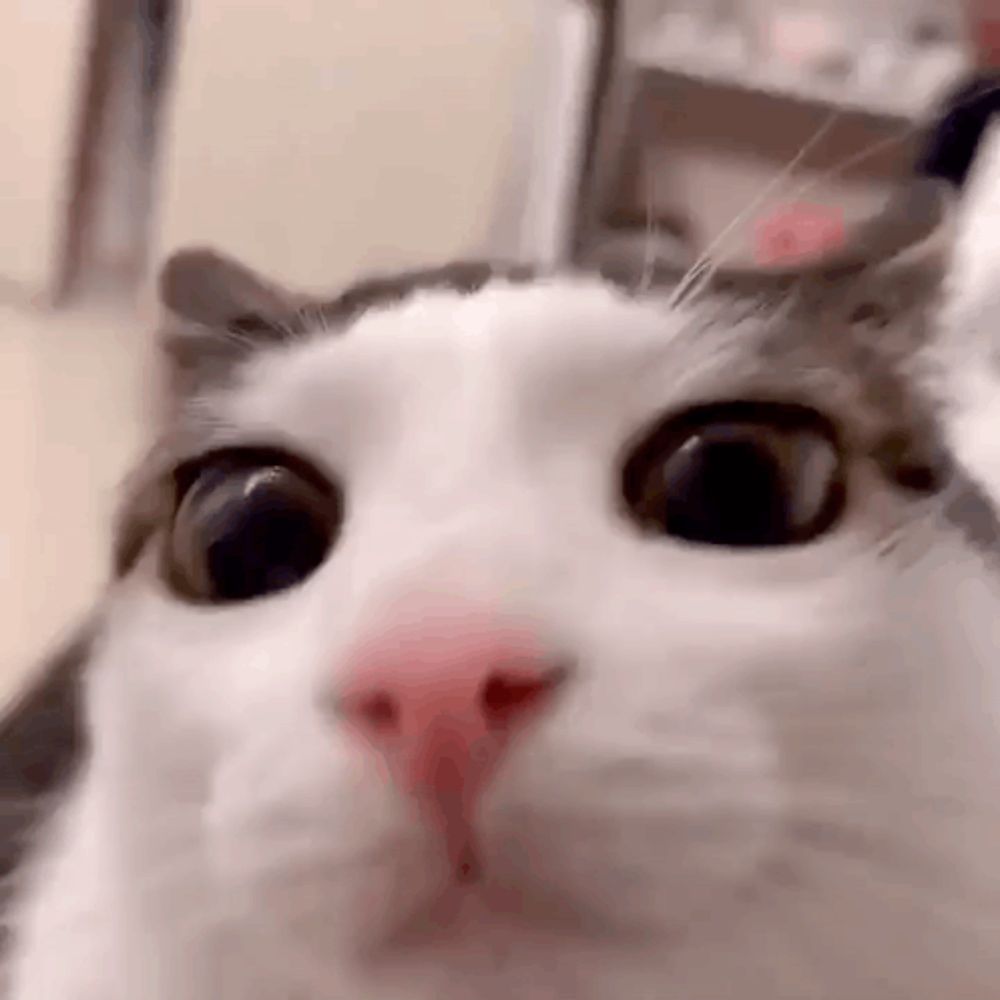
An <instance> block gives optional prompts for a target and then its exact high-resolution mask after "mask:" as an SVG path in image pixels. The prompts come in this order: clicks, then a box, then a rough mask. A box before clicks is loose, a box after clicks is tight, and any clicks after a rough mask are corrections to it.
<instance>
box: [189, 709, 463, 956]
mask: <svg viewBox="0 0 1000 1000" xmlns="http://www.w3.org/2000/svg"><path fill="white" fill-rule="evenodd" d="M204 816H205V818H204V824H205V840H206V852H207V856H208V863H209V866H210V868H211V870H212V872H213V876H214V877H215V878H216V879H217V880H218V882H219V884H220V885H221V886H222V887H223V888H224V890H225V891H226V892H228V893H231V894H232V895H233V897H234V898H235V899H237V900H238V901H239V905H240V906H241V907H243V908H245V909H246V911H247V912H251V913H253V914H255V915H256V916H255V923H256V925H257V928H258V930H259V932H260V934H261V937H262V939H263V940H264V941H266V942H269V944H266V945H265V946H266V947H273V948H278V949H285V950H287V951H289V952H294V953H296V954H297V955H298V956H299V957H300V958H301V959H302V960H303V961H305V962H306V963H307V964H308V963H310V962H311V963H314V964H319V965H322V963H323V962H324V961H325V960H327V959H330V958H331V954H335V953H342V952H343V951H345V950H347V951H350V950H356V949H357V948H359V947H363V946H364V945H365V944H366V943H369V942H371V941H372V940H374V939H376V938H379V937H382V936H384V935H385V934H386V933H387V932H389V931H390V930H391V929H392V927H393V926H394V925H395V924H396V923H397V922H398V921H400V920H402V919H405V917H406V916H407V915H408V914H409V913H410V912H412V909H413V908H414V907H416V906H418V905H419V904H420V903H421V902H425V901H426V899H427V898H428V896H429V895H431V894H432V893H433V891H434V890H435V889H436V888H439V887H440V885H441V883H442V881H443V880H444V879H445V877H446V875H447V872H446V871H445V869H444V867H443V865H435V854H434V852H433V851H432V850H430V846H431V845H429V844H428V839H427V836H426V835H425V834H424V833H423V832H422V830H421V829H420V827H419V826H418V825H417V824H415V823H414V822H413V817H412V816H410V815H409V813H408V811H407V810H406V808H405V807H404V805H403V804H402V803H401V802H400V801H399V800H398V799H397V798H395V797H394V796H393V795H391V794H390V792H389V790H388V789H387V788H386V787H385V785H384V784H383V783H382V782H380V781H379V779H378V774H377V773H376V771H375V770H374V769H373V768H372V766H371V762H370V761H368V760H365V759H364V758H363V757H362V756H360V755H358V754H356V753H355V752H354V751H353V749H352V747H351V746H350V745H349V744H348V743H347V742H346V741H343V740H342V739H339V738H338V737H337V735H336V734H335V733H333V732H331V731H330V730H329V728H327V727H326V726H325V724H324V723H323V722H322V720H320V719H318V718H315V717H310V716H308V715H306V714H303V715H302V716H301V717H300V719H299V720H298V724H297V725H287V724H275V723H271V724H265V725H262V726H261V727H260V729H259V731H258V733H257V734H256V737H255V738H254V739H252V740H248V741H246V742H245V744H244V745H243V746H241V747H239V748H236V749H233V750H232V751H231V752H230V753H228V754H227V755H226V756H225V758H224V759H223V760H222V761H221V762H220V763H219V766H218V767H217V768H216V770H215V772H214V774H213V777H212V782H211V791H210V795H209V800H208V804H207V807H206V809H205V814H204Z"/></svg>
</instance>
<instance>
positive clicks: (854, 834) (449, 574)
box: [11, 284, 1000, 1000]
mask: <svg viewBox="0 0 1000 1000" xmlns="http://www.w3.org/2000/svg"><path fill="white" fill-rule="evenodd" d="M682 327H683V319H682V318H681V317H671V316H669V315H667V314H665V313H664V312H663V311H662V310H660V309H659V308H654V307H652V306H648V305H640V304H637V303H635V302H630V301H628V300H626V299H624V298H622V297H619V296H616V295H615V294H613V293H612V292H610V291H608V290H606V289H604V288H601V287H598V286H591V285H573V284H565V285H553V286H542V287H537V288H536V287H530V288H507V287H502V286H501V287H495V288H489V289H487V290H485V291H484V292H482V293H479V294H477V295H474V296H471V297H467V298H462V297H459V296H457V295H452V294H447V293H427V294H424V295H421V296H418V297H417V298H415V299H413V300H412V301H411V302H409V303H407V304H405V305H403V306H402V307H398V308H394V309H389V310H381V311H376V312H373V313H371V314H369V315H368V316H366V317H364V318H363V319H362V320H361V321H360V322H359V323H358V325H357V327H356V328H355V329H353V330H352V331H351V332H350V333H349V334H348V335H347V336H346V337H344V338H342V339H337V338H333V337H317V338H312V339H306V340H303V341H302V342H300V343H298V344H296V345H295V346H294V347H293V348H291V349H288V350H280V351H275V352H273V353H271V354H268V355H266V356H264V357H262V358H261V359H260V360H259V361H258V362H256V363H254V365H253V366H252V367H251V368H250V369H249V370H248V371H247V373H246V377H245V379H244V380H243V381H242V382H241V384H240V385H239V386H238V387H237V388H236V389H235V390H234V391H232V392H231V393H229V394H228V395H226V396H224V397H219V398H217V399H214V400H210V401H208V404H207V405H210V406H211V408H212V409H213V411H214V413H215V415H216V416H217V417H218V418H219V420H220V421H223V422H225V423H226V425H228V426H232V427H233V428H235V429H236V433H237V435H238V436H239V437H243V438H246V439H247V440H252V441H258V440H267V441H272V442H281V443H283V444H286V445H287V446H290V447H292V448H294V449H295V450H297V451H300V452H301V453H302V454H304V455H306V456H308V457H309V458H310V459H311V460H313V461H314V462H316V463H317V464H318V465H320V466H321V467H323V468H325V469H327V470H328V471H329V472H330V473H331V474H332V475H336V476H337V477H338V478H339V479H340V480H341V481H343V482H344V483H345V484H346V487H347V496H348V518H347V523H346V525H345V529H344V533H343V537H342V538H341V540H340V542H339V544H338V546H337V547H336V549H335V550H334V553H333V555H332V557H331V558H330V560H329V561H328V562H327V563H326V564H325V565H324V566H323V567H321V569H320V570H319V571H318V572H317V573H316V574H315V575H314V576H312V577H311V578H310V579H309V580H308V581H307V582H306V583H305V584H304V585H302V586H300V587H298V588H295V589H292V590H290V591H287V592H285V593H283V594H280V595H278V596H274V597H271V598H268V599H265V600H261V601H255V602H250V603H247V604H242V605H238V606H233V607H228V608H225V609H223V608H217V607H210V608H199V607H193V606H191V605H188V604H184V603H181V602H179V601H178V600H176V599H174V598H173V597H171V595H170V594H169V593H167V592H166V590H165V588H164V586H163V584H162V583H160V582H159V581H158V578H157V575H156V573H155V552H154V551H153V549H151V550H150V551H148V552H147V553H146V557H145V559H144V560H143V564H142V565H141V566H140V567H139V569H138V570H137V571H136V572H135V573H133V574H132V575H131V576H130V577H129V578H128V579H127V580H126V581H125V582H123V583H122V584H121V585H120V586H119V587H117V589H116V591H115V592H114V593H113V594H112V597H111V601H110V606H109V610H108V625H107V628H106V630H105V638H104V640H103V641H102V644H101V646H100V648H99V649H98V651H97V654H96V662H95V664H94V666H93V668H92V674H91V680H90V688H89V692H88V696H89V707H90V716H91V726H92V731H93V733H94V734H95V739H96V746H95V752H94V756H93V759H92V762H91V763H90V766H89V769H88V770H87V772H86V774H85V775H84V777H83V779H82V781H81V782H80V783H79V785H78V787H77V788H76V790H75V792H74V794H73V796H72V799H71V801H70V802H69V803H68V805H67V807H66V810H65V811H64V814H63V816H62V817H61V822H60V824H59V827H58V829H57V830H56V831H55V832H54V844H53V846H52V848H51V850H50V851H49V852H48V853H47V855H46V856H45V864H44V866H43V867H42V868H41V869H40V871H39V874H38V876H37V880H36V891H35V892H34V893H33V894H32V895H31V896H30V897H29V899H28V901H27V904H26V906H25V910H24V914H23V921H24V923H23V932H22V935H21V938H20V940H19V943H18V947H17V949H16V950H15V954H14V959H13V965H12V970H11V971H12V976H13V991H12V994H11V996H12V1000H278V998H280V1000H474V998H475V1000H513V998H516V1000H536V998H537V1000H612V998H619V997H620V998H630V1000H725V998H729V997H732V998H734V1000H736V998H739V1000H778V998H779V997H782V998H784V997H788V998H795V1000H813V998H830V1000H848V998H851V1000H869V998H870V1000H878V998H890V997H891V998H896V997H898V998H904V997H905V998H907V1000H938V998H940V997H945V996H953V997H961V998H962V1000H988V998H989V1000H992V998H994V997H995V996H997V995H998V993H1000V947H997V934H998V929H1000V880H998V878H997V870H998V866H997V863H996V855H997V845H998V844H1000V800H998V793H997V788H998V787H1000V732H998V729H997V725H996V722H997V718H996V710H997V705H998V699H997V692H996V690H995V687H996V671H995V670H994V666H993V662H994V657H995V651H996V649H997V639H998V630H1000V624H998V623H1000V613H998V612H1000V600H998V593H997V589H996V586H995V584H994V581H993V579H992V577H991V575H990V574H989V573H988V572H987V571H986V569H985V567H984V565H983V564H982V562H981V561H980V559H979V557H978V556H976V555H975V554H974V553H972V552H971V551H969V550H968V549H966V548H965V546H964V544H963V543H962V541H961V539H960V537H959V536H958V535H957V533H951V532H949V531H948V530H946V529H945V528H943V527H939V526H938V525H937V523H936V521H935V520H934V518H933V517H929V516H928V513H929V512H928V511H927V510H926V509H922V508H920V507H916V506H913V505H906V504H904V503H903V501H902V500H900V499H898V498H897V497H896V496H894V495H893V494H892V493H891V492H890V491H889V489H888V488H887V487H886V486H885V485H884V484H882V483H881V482H880V480H879V479H878V478H877V477H876V475H875V474H874V473H873V472H872V470H871V469H870V468H868V467H867V466H866V465H864V463H863V462H861V461H860V460H859V461H857V462H856V463H855V465H854V467H853V469H852V472H851V477H852V479H851V503H850V507H849V511H848V515H847V517H846V519H845V520H844V522H843V523H842V524H841V525H840V527H838V529H837V530H836V531H834V532H833V533H831V534H830V535H829V536H828V537H826V538H824V539H823V540H821V541H819V542H817V543H816V544H813V545H810V546H806V547H804V548H801V549H788V550H783V551H778V552H773V553H771V554H768V555H762V554H760V553H747V552H744V553H733V552H727V551H722V550H712V549H707V548H698V547H691V546H685V545H682V544H679V543H676V542H674V541H671V540H669V539H654V540H651V539H648V538H643V537H640V536H639V535H638V533H636V532H635V531H634V530H633V528H632V527H631V525H630V523H629V522H628V521H627V519H626V518H624V517H623V516H622V514H621V513H620V512H619V511H618V509H617V506H616V502H615V501H616V474H617V470H618V467H619V464H620V460H621V457H622V455H623V453H624V449H625V447H626V443H627V442H628V440H629V439H630V438H631V437H632V436H633V435H634V434H635V433H636V432H637V431H638V430H640V429H641V428H643V427H644V426H645V425H646V424H647V423H649V422H650V421H651V420H653V419H654V418H655V417H657V416H658V415H660V414H662V413H664V412H667V411H669V410H670V409H672V408H674V407H676V406H680V405H686V404H687V403H689V402H691V401H694V400H698V401H704V400H709V399H713V398H719V397H720V396H721V397H722V398H725V397H727V396H729V395H732V394H733V392H734V391H735V388H736V386H734V384H733V383H734V381H735V376H734V374H733V371H732V370H730V371H726V370H724V369H723V365H722V362H721V360H720V361H718V362H713V360H712V359H713V357H717V358H723V357H725V356H726V355H725V354H724V353H722V352H712V351H708V350H704V351H699V349H698V348H697V347H696V346H694V347H693V346H692V344H693V342H692V340H691V339H690V338H689V337H686V336H685V334H684V330H683V329H682ZM833 416H835V417H838V418H841V419H844V420H847V421H848V422H849V420H850V416H851V415H850V413H849V412H845V413H834V414H833ZM894 531H898V532H900V533H901V534H900V538H901V540H902V544H901V545H900V546H899V547H898V548H896V549H894V550H893V551H891V552H884V551H882V546H881V542H882V541H884V539H885V538H886V536H887V535H888V534H889V533H891V532H894ZM154 548H155V546H154ZM442 595H443V596H445V597H451V598H454V599H455V600H456V601H458V600H471V601H481V602H486V603H488V604H490V605H491V606H492V607H495V608H498V609H500V610H502V611H504V612H506V613H508V614H511V615H514V616H518V617H519V618H520V619H522V620H525V621H528V622H530V623H531V624H532V626H533V627H534V628H536V629H537V630H538V631H539V632H540V633H541V634H542V636H544V637H545V638H549V639H551V640H552V641H553V642H555V643H560V644H562V645H563V646H564V647H566V648H568V649H570V650H572V652H573V654H574V655H575V656H576V657H577V658H578V661H579V667H580V670H579V675H578V677H577V678H576V679H575V680H574V682H573V684H572V686H571V687H570V688H569V689H568V690H567V696H566V698H565V699H564V700H563V701H562V702H561V703H560V705H559V707H558V709H557V710H556V711H555V712H554V714H553V715H552V716H551V717H550V718H548V719H547V720H545V721H544V723H543V724H542V725H540V726H539V727H538V729H537V730H535V731H533V732H532V733H531V734H530V735H527V736H526V738H525V739H524V740H523V741H522V742H521V743H520V744H518V745H517V746H516V748H515V752H514V753H513V755H512V756H511V757H510V758H509V760H508V761H507V764H506V766H505V768H504V769H503V771H502V773H501V774H500V776H499V780H498V782H497V784H496V786H495V787H494V789H493V790H492V794H491V797H490V798H489V800H488V802H487V805H486V809H485V812H484V815H483V819H482V825H483V831H482V832H483V837H484V842H485V845H486V847H485V863H486V872H487V882H486V884H485V885H484V887H482V888H480V889H477V890H474V891H470V892H468V893H467V894H466V895H465V896H462V895H461V894H460V893H458V892H457V891H456V890H453V889H449V888H448V885H449V880H448V877H447V875H448V873H447V871H446V870H445V868H444V865H443V864H442V860H441V858H440V856H439V852H438V849H437V845H436V844H434V843H432V842H429V841H428V839H427V837H426V836H425V835H424V834H422V833H421V829H420V827H419V825H418V824H416V823H415V822H414V821H413V820H412V818H411V816H410V815H409V812H408V809H407V806H406V804H405V803H402V802H400V801H398V800H397V799H396V798H395V797H394V795H393V793H392V791H391V790H390V789H388V788H386V787H384V786H383V785H382V784H381V783H380V782H379V781H378V780H377V779H376V776H375V774H374V773H373V772H372V770H371V769H370V765H368V764H366V763H365V762H364V761H363V760H361V759H360V758H359V757H357V756H356V755H355V754H354V752H353V750H352V747H351V745H350V743H349V742H348V740H346V739H345V737H344V735H343V734H342V732H341V731H340V730H339V729H338V726H337V724H336V723H335V722H334V721H333V720H332V719H331V718H330V717H328V716H327V715H325V714H324V712H323V710H322V707H321V706H322V703H323V696H324V694H325V693H328V692H329V690H330V689H331V687H332V686H333V685H335V684H336V682H337V679H338V676H340V674H341V672H342V671H343V669H344V668H345V662H344V657H345V654H346V651H347V650H348V648H349V647H350V646H351V644H352V642H353V641H354V640H355V639H356V637H357V636H358V635H360V634H361V633H362V631H364V630H368V629H371V628H376V629H377V628H378V627H379V624H380V623H383V622H388V621H390V620H391V618H392V615H393V614H394V613H395V610H394V609H395V608H397V607H398V602H400V601H404V600H408V599H411V598H413V597H415V596H419V597H428V598H437V597H441V596H442Z"/></svg>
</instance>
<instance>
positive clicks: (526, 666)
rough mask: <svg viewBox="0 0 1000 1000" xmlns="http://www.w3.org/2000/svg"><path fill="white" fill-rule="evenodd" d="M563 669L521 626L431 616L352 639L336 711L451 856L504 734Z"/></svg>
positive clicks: (540, 708)
mask: <svg viewBox="0 0 1000 1000" xmlns="http://www.w3.org/2000/svg"><path fill="white" fill-rule="evenodd" d="M567 673H568V670H567V667H566V665H565V664H564V663H562V662H560V661H558V660H557V659H556V658H554V657H553V656H552V655H551V654H550V653H547V652H546V651H545V650H544V649H543V648H542V647H541V645H540V644H539V643H538V641H537V640H536V639H535V638H534V637H533V636H531V635H530V634H528V633H526V632H523V631H519V630H516V629H512V628H506V627H501V626H498V625H497V624H496V623H495V622H493V621H490V620H489V619H486V618H483V617H482V616H474V615H469V614H467V613H466V614H461V615H454V614H447V613H441V614H434V615H428V616H425V617H424V618H423V619H422V620H420V621H419V622H418V623H413V622H411V623H409V624H407V625H405V626H400V627H397V628H394V629H392V628H390V629H389V630H387V631H384V632H381V633H380V634H379V635H378V637H377V638H375V639H373V640H372V641H371V642H368V643H363V644H361V646H360V647H359V648H358V649H357V650H356V652H355V654H354V655H353V657H352V658H351V660H350V662H349V664H348V670H347V674H346V677H345V680H344V682H343V683H342V685H341V687H340V689H339V691H338V692H337V696H336V707H337V710H338V714H339V715H340V717H341V718H342V720H343V721H344V723H345V724H346V725H347V726H348V727H349V729H350V731H351V732H352V733H353V734H354V735H355V737H356V738H357V739H358V740H360V741H361V742H362V743H363V744H364V745H365V746H367V747H368V748H369V749H371V750H372V751H374V752H375V753H376V755H377V756H378V758H379V759H380V761H382V762H383V763H384V764H385V772H386V773H387V774H388V776H389V777H390V778H391V780H392V781H393V782H394V783H395V784H396V786H397V787H398V788H399V789H400V790H401V791H402V792H404V793H405V794H406V795H407V796H408V797H410V798H411V799H412V800H413V801H415V802H416V804H417V805H418V807H419V808H420V810H421V812H422V813H423V815H424V817H425V818H426V819H427V820H428V821H430V822H432V823H434V824H440V825H441V832H442V834H443V835H444V837H445V840H446V843H447V844H448V848H449V851H450V852H451V853H456V852H457V853H458V854H459V855H460V854H462V852H463V851H467V850H468V849H469V838H470V836H471V830H472V814H473V812H474V810H475V806H476V803H477V800H478V799H479V797H480V795H481V794H482V792H483V790H484V789H485V788H486V787H487V785H488V783H489V781H490V779H491V777H492V776H493V774H494V773H495V771H496V768H497V765H498V764H499V762H500V760H501V758H502V756H503V754H504V751H505V749H506V748H507V746H508V745H509V743H510V740H511V738H512V737H513V736H515V734H516V733H517V732H518V731H519V730H521V729H523V728H524V727H525V726H526V725H527V724H528V723H530V722H531V721H532V720H533V719H534V718H536V717H537V716H538V715H539V714H540V713H543V712H544V711H545V710H546V708H547V707H548V706H549V705H550V704H551V702H552V699H553V696H554V695H555V693H556V691H557V689H558V688H559V687H560V686H561V685H562V683H563V681H564V680H565V679H566V676H567ZM457 861H458V859H457V858H456V862H457Z"/></svg>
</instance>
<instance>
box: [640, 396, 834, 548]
mask: <svg viewBox="0 0 1000 1000" xmlns="http://www.w3.org/2000/svg"><path fill="white" fill-rule="evenodd" d="M622 489H623V496H624V500H625V502H626V505H627V510H628V512H629V513H630V515H631V516H632V517H633V518H634V519H635V520H636V522H637V523H638V525H639V526H640V527H641V528H642V530H643V531H644V532H646V533H651V534H659V535H667V536H672V537H674V538H679V539H684V540H686V541H691V542H697V543H700V544H707V545H720V546H728V547H734V548H735V547H743V548H747V547H767V546H782V545H798V544H803V543H805V542H808V541H811V540H813V539H815V538H817V537H818V536H819V535H821V534H823V533H824V532H825V531H827V530H828V529H829V528H830V527H831V526H832V525H833V524H834V523H835V521H836V520H837V519H838V517H839V515H840V514H841V512H842V511H843V509H844V505H845V502H846V485H845V480H844V467H843V462H842V453H841V450H840V447H839V444H838V438H837V434H836V431H835V430H834V428H833V426H832V425H831V424H830V423H829V422H827V421H826V419H825V418H824V417H822V415H821V414H819V413H817V412H816V411H813V410H810V409H808V408H805V407H799V406H796V405H794V404H782V403H763V402H761V403H754V402H734V403H723V404H716V405H707V406H703V407H695V408H693V409H691V410H688V411H685V412H684V413H681V414H679V415H678V416H676V417H673V418H671V419H668V420H667V421H665V422H663V423H662V424H660V425H659V426H658V427H656V428H655V429H654V431H653V432H652V433H650V434H649V436H648V437H647V438H646V439H645V440H644V441H642V442H641V444H640V445H639V446H638V447H637V448H636V449H635V450H634V451H633V452H632V454H631V456H630V457H629V459H628V460H627V462H626V463H625V466H624V469H623V480H622Z"/></svg>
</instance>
